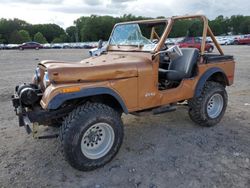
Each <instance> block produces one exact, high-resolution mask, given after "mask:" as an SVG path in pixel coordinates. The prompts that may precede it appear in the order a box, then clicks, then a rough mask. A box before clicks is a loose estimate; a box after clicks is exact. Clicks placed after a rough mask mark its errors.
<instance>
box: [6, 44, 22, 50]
mask: <svg viewBox="0 0 250 188" xmlns="http://www.w3.org/2000/svg"><path fill="white" fill-rule="evenodd" d="M18 46H19V45H18V44H7V45H5V49H6V50H14V49H18Z"/></svg>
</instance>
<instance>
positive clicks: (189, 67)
mask: <svg viewBox="0 0 250 188" xmlns="http://www.w3.org/2000/svg"><path fill="white" fill-rule="evenodd" d="M181 51H182V53H183V56H180V57H178V58H177V59H174V60H173V61H171V62H170V63H169V66H168V70H166V69H162V68H159V78H160V79H164V80H169V81H177V82H179V81H181V80H182V79H184V78H191V77H192V73H193V70H194V67H195V65H196V63H197V61H198V58H199V50H197V49H196V48H182V49H181Z"/></svg>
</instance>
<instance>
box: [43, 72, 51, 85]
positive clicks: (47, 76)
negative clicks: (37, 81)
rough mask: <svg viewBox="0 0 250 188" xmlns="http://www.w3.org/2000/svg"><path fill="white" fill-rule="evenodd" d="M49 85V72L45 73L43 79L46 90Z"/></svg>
mask: <svg viewBox="0 0 250 188" xmlns="http://www.w3.org/2000/svg"><path fill="white" fill-rule="evenodd" d="M49 84H50V80H49V73H48V72H47V71H45V73H44V77H43V85H44V87H45V88H46V87H48V86H49Z"/></svg>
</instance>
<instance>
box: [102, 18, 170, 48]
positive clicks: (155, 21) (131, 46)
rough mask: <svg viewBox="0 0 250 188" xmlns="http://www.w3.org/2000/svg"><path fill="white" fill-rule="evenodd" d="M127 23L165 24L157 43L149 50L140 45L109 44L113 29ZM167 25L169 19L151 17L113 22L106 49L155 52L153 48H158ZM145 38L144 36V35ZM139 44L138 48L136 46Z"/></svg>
mask: <svg viewBox="0 0 250 188" xmlns="http://www.w3.org/2000/svg"><path fill="white" fill-rule="evenodd" d="M129 24H138V26H139V24H166V26H165V28H164V30H163V33H162V35H161V37H160V39H159V41H158V43H157V44H156V46H155V48H154V49H152V50H151V51H149V50H142V48H140V45H113V44H111V39H112V36H113V34H114V31H115V29H116V27H118V26H121V25H129ZM168 25H169V19H151V20H139V21H130V22H122V23H117V24H115V26H114V27H113V30H112V32H111V34H110V37H109V40H108V44H107V51H130V52H147V53H155V50H156V49H158V48H159V47H158V46H159V43H160V41H161V38H162V37H164V36H163V35H164V33H165V32H166V30H167V28H168ZM145 38H146V37H145ZM138 46H139V48H138Z"/></svg>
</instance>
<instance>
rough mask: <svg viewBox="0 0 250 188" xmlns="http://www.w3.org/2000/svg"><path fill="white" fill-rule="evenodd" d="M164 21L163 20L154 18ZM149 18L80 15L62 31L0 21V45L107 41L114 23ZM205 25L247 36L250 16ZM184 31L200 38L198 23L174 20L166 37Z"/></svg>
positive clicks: (219, 19)
mask: <svg viewBox="0 0 250 188" xmlns="http://www.w3.org/2000/svg"><path fill="white" fill-rule="evenodd" d="M158 18H164V17H158ZM142 19H151V18H149V17H142V16H134V15H131V14H128V15H126V14H125V15H123V16H121V17H112V16H97V15H91V16H83V17H80V18H78V19H77V20H75V21H74V25H73V26H70V27H68V28H66V29H65V30H64V29H63V28H61V27H60V26H58V25H56V24H30V23H27V22H25V21H23V20H20V19H17V18H15V19H4V18H2V19H0V43H4V44H9V43H13V44H20V43H23V42H27V41H36V42H39V43H43V44H44V43H61V42H86V41H98V40H99V39H103V40H108V38H109V35H110V33H111V31H112V28H113V26H114V25H115V24H116V23H118V22H124V21H135V20H142ZM209 25H210V27H211V29H212V30H213V32H214V34H215V35H228V34H235V35H237V34H249V33H250V16H242V15H233V16H231V17H224V16H222V15H220V16H218V17H216V18H215V19H214V20H209ZM186 28H189V31H188V32H189V33H188V34H189V35H197V36H198V35H200V34H201V31H202V24H201V23H200V22H199V21H197V20H192V21H190V20H182V21H178V22H177V23H176V24H175V25H174V28H173V30H172V32H171V34H170V37H179V36H185V35H187V33H186V31H187V30H186Z"/></svg>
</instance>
